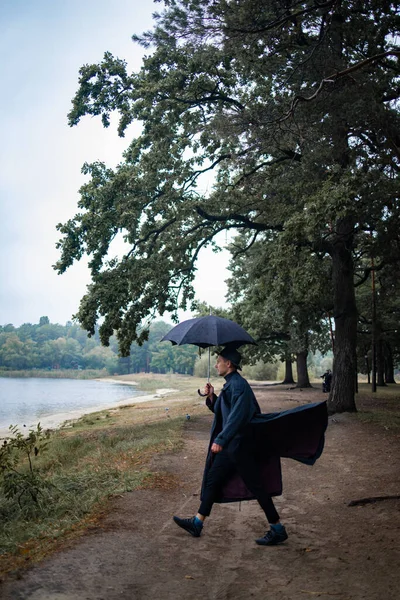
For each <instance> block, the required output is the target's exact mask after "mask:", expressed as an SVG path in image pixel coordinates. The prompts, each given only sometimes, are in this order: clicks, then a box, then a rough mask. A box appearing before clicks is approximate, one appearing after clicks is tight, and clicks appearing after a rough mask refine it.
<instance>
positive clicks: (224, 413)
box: [174, 346, 327, 546]
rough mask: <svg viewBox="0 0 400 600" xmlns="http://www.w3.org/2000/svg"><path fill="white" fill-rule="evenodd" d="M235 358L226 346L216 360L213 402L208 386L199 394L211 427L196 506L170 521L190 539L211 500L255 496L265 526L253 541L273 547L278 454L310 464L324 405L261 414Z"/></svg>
mask: <svg viewBox="0 0 400 600" xmlns="http://www.w3.org/2000/svg"><path fill="white" fill-rule="evenodd" d="M240 360H241V356H240V354H239V352H238V351H237V350H236V349H234V348H230V347H229V346H227V347H226V348H224V350H222V352H220V353H219V355H218V357H217V361H216V365H215V367H216V369H217V372H218V375H219V376H221V377H225V384H224V386H223V388H222V391H221V393H220V395H219V396H218V398H217V396H216V395H215V393H214V388H213V386H212V385H211V384H209V383H208V384H207V385H206V387H205V390H204V391H205V395H206V396H207V399H206V404H207V406H208V408H209V409H210V410H211V411H212V412H213V413H214V423H213V426H212V430H211V440H210V446H209V453H208V456H207V461H206V467H205V471H204V477H203V486H202V494H201V504H200V507H199V509H198V512H197V514H196V515H195V516H194V517H191V518H189V519H182V518H180V517H177V516H175V517H174V521H175V523H176V524H177V525H179V527H182V528H183V529H184V530H186V531H187V532H188V533H190V534H191V535H192V536H194V537H200V535H201V533H202V530H203V525H204V521H205V519H206V518H207V517H208V516H209V515H210V513H211V509H212V506H213V504H214V503H215V502H233V501H238V500H247V499H253V498H255V499H257V501H258V503H259V504H260V506H261V508H262V510H263V511H264V513H265V515H266V518H267V520H268V522H269V524H270V529H269V530H268V531H267V532H266V534H265V535H264V536H263V537H260V538H258V539H256V543H257V544H259V545H262V546H275V545H277V544H281V543H282V542H284V541H285V540H286V539H287V538H288V535H287V532H286V529H285V527H284V526H283V525H282V524H281V523H280V519H279V514H278V513H277V511H276V509H275V506H274V503H273V501H272V497H271V496H274V495H279V494H281V493H282V480H281V470H280V456H289V457H291V458H296V459H297V460H301V461H302V462H306V463H308V464H313V463H314V462H315V460H316V459H317V458H318V457H319V456H320V454H321V452H322V448H323V433H324V431H325V428H326V422H327V421H326V404H325V403H321V405H324V406H323V407H321V406H320V405H308V406H307V407H299V408H298V409H293V410H291V411H285V412H284V413H272V414H267V415H262V414H261V410H260V407H259V405H258V402H257V400H256V398H255V396H254V393H253V391H252V389H251V387H250V385H249V384H248V382H247V381H246V380H245V379H244V378H243V377H242V376H241V375H240V374H239V372H238V371H239V370H241V369H240ZM303 409H307V412H306V410H303ZM295 413H296V414H295ZM299 432H300V434H299ZM305 435H306V436H307V440H306V441H304V439H303V438H304V436H305Z"/></svg>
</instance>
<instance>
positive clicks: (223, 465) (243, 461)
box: [198, 450, 279, 523]
mask: <svg viewBox="0 0 400 600" xmlns="http://www.w3.org/2000/svg"><path fill="white" fill-rule="evenodd" d="M236 472H237V473H239V475H240V476H241V478H242V479H243V481H244V483H245V484H246V487H247V488H248V490H249V491H250V492H251V493H252V494H253V495H254V496H255V498H256V499H257V501H258V503H259V505H260V506H261V508H262V509H263V511H264V512H265V516H266V517H267V519H268V522H269V523H276V522H277V521H279V515H278V513H277V511H276V509H275V506H274V503H273V502H272V498H271V496H270V495H269V494H267V493H266V492H265V491H264V488H263V486H262V485H261V481H260V476H259V472H258V468H257V465H256V463H255V461H254V458H252V457H251V455H248V454H246V453H241V455H240V456H239V457H238V458H237V460H236V458H235V461H233V459H232V457H231V456H230V454H229V452H228V451H227V450H222V451H221V452H218V453H217V454H215V455H214V459H213V463H212V465H211V467H210V469H209V471H208V473H207V477H206V481H205V483H204V488H203V499H202V501H201V504H200V508H199V511H198V512H199V513H200V514H201V515H204V516H205V517H208V515H209V514H210V513H211V509H212V506H213V504H214V502H215V499H216V498H218V496H219V494H220V492H221V490H222V487H223V485H224V483H225V482H226V481H227V480H228V479H229V477H230V476H231V475H233V474H234V473H236Z"/></svg>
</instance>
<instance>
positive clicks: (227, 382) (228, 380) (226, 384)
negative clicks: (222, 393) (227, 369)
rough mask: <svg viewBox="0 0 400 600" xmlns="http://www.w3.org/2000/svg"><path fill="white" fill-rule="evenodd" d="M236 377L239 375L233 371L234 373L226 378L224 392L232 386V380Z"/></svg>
mask: <svg viewBox="0 0 400 600" xmlns="http://www.w3.org/2000/svg"><path fill="white" fill-rule="evenodd" d="M235 375H239V373H238V372H237V371H233V372H232V373H229V374H228V375H227V376H226V377H225V383H224V385H223V388H222V389H223V390H226V389H228V387H229V386H230V385H231V383H232V380H233V379H234V377H235Z"/></svg>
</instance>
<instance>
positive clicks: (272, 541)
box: [256, 525, 288, 546]
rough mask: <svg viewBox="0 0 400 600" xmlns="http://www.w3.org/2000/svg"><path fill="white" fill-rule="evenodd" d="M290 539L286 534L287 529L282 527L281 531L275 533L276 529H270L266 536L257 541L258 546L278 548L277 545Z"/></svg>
mask: <svg viewBox="0 0 400 600" xmlns="http://www.w3.org/2000/svg"><path fill="white" fill-rule="evenodd" d="M287 539H288V534H287V533H286V529H285V528H284V526H283V525H282V528H281V529H280V531H275V530H274V529H270V530H269V531H267V533H266V534H265V535H264V537H261V538H258V539H257V540H256V544H258V545H259V546H276V545H277V544H282V542H284V541H285V540H287Z"/></svg>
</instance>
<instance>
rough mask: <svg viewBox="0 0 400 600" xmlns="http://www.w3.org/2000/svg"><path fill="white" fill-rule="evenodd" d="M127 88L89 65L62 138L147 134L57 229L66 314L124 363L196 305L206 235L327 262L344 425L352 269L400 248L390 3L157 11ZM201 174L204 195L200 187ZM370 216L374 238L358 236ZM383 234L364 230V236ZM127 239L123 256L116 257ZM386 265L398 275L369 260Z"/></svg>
mask: <svg viewBox="0 0 400 600" xmlns="http://www.w3.org/2000/svg"><path fill="white" fill-rule="evenodd" d="M165 6H166V8H165V10H164V12H163V13H161V14H160V15H158V16H157V17H156V24H155V27H154V29H153V30H152V31H150V32H148V33H146V34H144V35H143V36H142V37H140V38H139V37H136V38H135V39H136V41H137V42H138V43H140V44H142V45H143V46H145V47H148V48H151V52H150V54H149V55H148V56H147V57H146V58H145V59H144V61H143V66H142V68H141V70H140V71H139V72H138V73H133V74H128V73H127V71H126V64H125V62H124V61H122V60H120V59H117V58H114V57H113V56H112V55H110V54H109V53H106V54H105V56H104V59H103V61H102V62H101V63H100V64H98V65H85V66H84V67H82V69H81V72H80V85H79V89H78V92H77V94H76V96H75V98H74V100H73V108H72V110H71V112H70V115H69V122H70V124H71V125H75V124H77V123H78V122H79V120H80V119H81V118H82V117H83V116H84V115H99V116H101V118H102V121H103V124H104V126H108V125H109V123H110V115H111V114H112V113H113V112H114V111H117V112H119V114H120V121H119V134H120V135H124V133H125V131H127V128H128V126H129V125H130V124H131V123H132V122H133V121H139V122H141V123H142V125H143V129H142V134H141V135H140V136H138V137H137V138H135V139H134V140H133V141H132V142H131V144H130V146H129V147H128V149H127V150H126V152H125V154H124V159H123V162H122V163H121V164H120V165H119V166H118V167H117V168H116V169H114V170H113V169H110V168H107V167H106V165H104V164H101V163H94V164H90V165H85V166H84V172H85V173H86V174H87V175H89V177H90V179H89V181H88V183H87V184H85V185H84V186H83V187H82V189H81V200H80V202H79V208H80V212H79V213H78V214H77V215H76V216H75V217H74V218H72V219H71V220H69V221H68V222H67V223H65V224H64V225H60V226H59V230H60V232H61V233H62V235H63V238H62V240H61V241H60V244H59V247H60V249H61V258H60V260H59V261H58V263H57V265H56V269H57V270H58V271H59V272H60V273H62V272H64V271H65V269H66V268H68V266H70V265H71V264H72V263H73V261H74V260H79V259H80V258H81V257H82V255H83V254H84V253H87V254H88V255H89V256H90V257H91V260H90V266H91V269H92V284H91V285H90V286H89V288H88V291H87V294H86V295H85V296H84V297H83V299H82V301H81V304H80V308H79V311H78V315H77V316H78V318H79V320H80V322H81V324H82V325H83V326H84V327H85V328H86V329H87V330H88V331H89V332H93V331H94V327H95V323H96V321H97V320H98V318H99V316H102V317H104V320H103V323H102V325H101V328H100V335H101V339H102V341H103V343H105V344H107V343H108V339H109V337H110V335H112V333H113V331H114V330H116V331H117V336H118V339H119V343H120V349H121V352H122V353H124V354H127V353H128V352H129V348H130V344H131V342H132V340H134V339H138V340H139V341H141V340H142V339H143V336H144V335H145V334H144V333H143V329H141V328H140V323H141V322H142V321H143V319H145V318H147V317H148V316H149V315H150V316H151V315H152V314H154V313H155V312H156V311H158V312H159V313H161V314H162V313H163V312H164V311H166V310H168V311H171V312H174V311H176V309H177V307H178V306H185V305H186V304H187V303H188V302H190V301H191V300H192V299H193V297H194V291H193V288H192V282H193V279H194V276H195V267H196V260H197V257H198V254H199V252H200V251H201V249H202V248H203V247H205V246H206V245H207V244H212V243H215V237H216V235H217V234H218V232H220V231H222V230H224V229H225V230H227V229H234V230H238V231H243V230H247V231H250V232H252V233H253V234H254V236H259V239H260V240H262V239H263V236H265V235H270V234H271V232H274V233H275V234H276V235H278V236H279V237H280V240H281V243H282V244H287V245H294V246H296V247H299V248H304V249H306V250H308V252H309V253H320V254H321V255H324V256H327V257H329V259H330V260H331V263H332V269H331V272H332V289H333V304H334V318H335V335H336V343H335V357H334V371H335V377H334V384H333V388H332V392H331V396H330V400H329V402H330V404H331V408H332V409H333V410H337V411H342V410H354V409H355V404H354V382H355V377H354V372H355V356H356V327H357V310H356V303H355V294H354V287H353V270H354V269H353V267H354V265H353V253H354V252H355V251H356V250H358V249H359V248H362V247H363V246H364V245H365V243H366V233H368V235H370V234H372V236H373V242H371V241H370V240H369V238H368V240H369V241H368V243H369V244H370V245H371V244H374V243H375V242H376V243H378V242H379V243H380V244H381V243H382V240H384V241H385V243H386V244H387V248H388V249H389V244H390V243H392V240H393V238H395V239H396V242H393V243H396V244H397V239H398V238H397V236H398V233H397V232H398V231H399V228H398V225H399V224H398V212H399V211H398V200H397V188H396V181H395V178H394V175H395V174H396V172H397V169H398V159H399V143H400V137H399V127H398V126H399V117H398V112H397V110H396V101H397V98H398V95H399V94H398V74H399V68H398V61H397V59H398V55H399V52H398V50H397V48H396V47H395V42H394V40H395V37H394V36H395V32H396V31H397V29H398V21H399V17H398V15H397V10H396V9H397V3H393V2H377V1H373V0H369V1H368V0H366V1H363V2H361V1H359V0H354V1H351V2H350V1H349V2H345V1H340V0H330V1H325V2H324V1H323V0H321V1H320V2H316V1H315V0H308V1H303V2H302V1H298V0H292V1H291V0H287V1H285V2H281V1H279V2H278V1H273V0H243V1H240V2H227V1H226V0H176V1H175V0H167V1H166V2H165ZM206 173H212V174H213V180H212V181H213V184H212V186H209V187H208V188H207V191H206V192H205V191H203V190H204V189H206V186H205V184H204V182H203V181H202V178H204V176H205V174H206ZM370 216H372V217H373V220H372V221H371V220H370V218H369V217H370ZM377 222H378V223H379V226H376V225H375V223H377ZM118 236H120V237H123V239H124V241H125V242H126V252H125V253H124V255H123V256H119V257H111V256H110V253H109V249H110V244H111V242H112V241H113V240H114V239H115V238H116V237H118ZM381 256H382V260H389V258H390V259H393V257H392V256H389V253H388V254H387V256H384V255H383V254H381Z"/></svg>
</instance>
